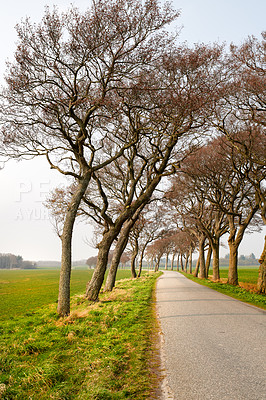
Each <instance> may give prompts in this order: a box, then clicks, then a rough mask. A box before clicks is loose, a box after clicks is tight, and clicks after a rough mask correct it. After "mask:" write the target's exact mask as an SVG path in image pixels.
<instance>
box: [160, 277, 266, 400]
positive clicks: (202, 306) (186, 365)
mask: <svg viewBox="0 0 266 400" xmlns="http://www.w3.org/2000/svg"><path fill="white" fill-rule="evenodd" d="M156 298H157V310H158V314H159V321H160V324H161V329H162V334H163V358H164V363H165V370H166V381H167V382H166V384H167V387H168V389H169V390H170V393H171V395H169V397H166V398H168V399H174V400H193V399H197V400H209V399H215V400H266V368H265V363H266V318H265V317H266V312H265V311H263V310H261V309H259V308H256V307H253V306H249V305H247V304H244V303H242V302H240V301H237V300H234V299H232V298H230V297H228V296H225V295H223V294H221V293H218V292H216V291H214V290H212V289H209V288H207V287H204V286H202V285H199V284H197V283H195V282H192V281H191V280H189V279H187V278H185V277H184V276H183V275H181V274H179V273H178V272H174V271H165V273H164V274H163V275H162V276H161V277H160V278H159V280H158V282H157V295H156Z"/></svg>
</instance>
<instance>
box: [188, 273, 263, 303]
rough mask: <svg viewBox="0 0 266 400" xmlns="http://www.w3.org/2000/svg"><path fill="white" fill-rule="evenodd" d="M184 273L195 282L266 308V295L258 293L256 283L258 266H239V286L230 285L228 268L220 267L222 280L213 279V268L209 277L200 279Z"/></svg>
mask: <svg viewBox="0 0 266 400" xmlns="http://www.w3.org/2000/svg"><path fill="white" fill-rule="evenodd" d="M183 274H184V275H185V276H186V277H187V278H189V279H192V280H193V281H194V282H197V283H200V284H201V285H205V286H208V287H210V288H211V289H214V290H217V291H218V292H221V293H224V294H226V295H228V296H231V297H233V298H235V299H237V300H241V301H244V302H246V303H249V304H252V305H254V306H257V307H260V308H263V309H266V296H265V295H262V294H258V293H256V284H257V280H258V268H257V267H249V268H248V267H239V269H238V279H239V286H233V285H228V284H227V283H226V280H227V276H228V269H227V268H221V269H220V277H221V282H212V281H211V275H212V271H211V270H210V274H209V275H210V276H209V279H199V278H195V277H194V276H192V275H190V274H185V273H183Z"/></svg>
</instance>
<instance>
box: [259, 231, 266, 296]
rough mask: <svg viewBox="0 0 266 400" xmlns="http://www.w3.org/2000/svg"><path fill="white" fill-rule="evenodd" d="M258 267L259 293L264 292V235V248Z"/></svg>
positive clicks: (265, 271)
mask: <svg viewBox="0 0 266 400" xmlns="http://www.w3.org/2000/svg"><path fill="white" fill-rule="evenodd" d="M259 263H260V268H259V277H258V283H257V289H258V291H259V293H263V294H265V293H266V236H265V241H264V249H263V252H262V255H261V257H260V259H259Z"/></svg>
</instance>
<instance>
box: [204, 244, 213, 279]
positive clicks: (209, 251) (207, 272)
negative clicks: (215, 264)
mask: <svg viewBox="0 0 266 400" xmlns="http://www.w3.org/2000/svg"><path fill="white" fill-rule="evenodd" d="M211 258H212V247H211V245H209V248H208V252H207V257H206V264H205V269H206V277H207V278H208V276H209V269H210V265H211Z"/></svg>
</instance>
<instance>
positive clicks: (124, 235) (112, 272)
mask: <svg viewBox="0 0 266 400" xmlns="http://www.w3.org/2000/svg"><path fill="white" fill-rule="evenodd" d="M129 230H130V228H129V229H128V230H127V229H125V230H124V229H122V231H121V233H120V236H119V239H118V242H117V244H116V246H115V250H114V254H113V257H112V261H111V265H110V268H109V272H108V275H107V279H106V282H105V286H104V291H105V292H111V291H112V290H113V288H114V286H115V278H116V274H117V269H118V266H119V262H120V259H121V255H122V254H123V251H124V250H125V248H126V245H127V242H128V234H129Z"/></svg>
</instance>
